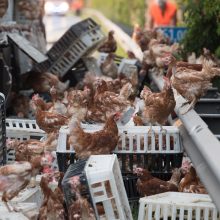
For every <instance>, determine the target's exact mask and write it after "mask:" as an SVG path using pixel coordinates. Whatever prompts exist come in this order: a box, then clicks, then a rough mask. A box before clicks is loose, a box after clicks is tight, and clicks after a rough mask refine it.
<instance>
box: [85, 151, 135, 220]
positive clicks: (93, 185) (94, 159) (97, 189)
mask: <svg viewBox="0 0 220 220" xmlns="http://www.w3.org/2000/svg"><path fill="white" fill-rule="evenodd" d="M84 171H85V174H86V178H87V182H88V186H89V190H90V194H91V197H92V202H93V205H94V207H95V212H96V215H97V216H98V211H97V205H102V206H103V208H104V211H105V214H104V215H103V216H98V217H99V219H108V220H131V219H132V215H131V210H130V206H129V203H128V198H127V195H126V191H125V188H124V184H123V180H122V176H121V171H120V168H119V163H118V160H117V156H116V155H92V156H90V158H89V160H88V161H87V163H86V166H85V169H84Z"/></svg>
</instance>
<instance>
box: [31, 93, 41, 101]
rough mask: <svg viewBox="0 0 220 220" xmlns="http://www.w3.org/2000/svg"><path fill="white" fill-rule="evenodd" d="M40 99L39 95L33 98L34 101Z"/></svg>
mask: <svg viewBox="0 0 220 220" xmlns="http://www.w3.org/2000/svg"><path fill="white" fill-rule="evenodd" d="M39 98H40V96H39V94H35V95H33V96H32V100H33V101H35V100H38V99H39Z"/></svg>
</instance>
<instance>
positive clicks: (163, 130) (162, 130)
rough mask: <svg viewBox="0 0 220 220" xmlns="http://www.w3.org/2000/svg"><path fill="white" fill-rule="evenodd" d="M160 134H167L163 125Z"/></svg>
mask: <svg viewBox="0 0 220 220" xmlns="http://www.w3.org/2000/svg"><path fill="white" fill-rule="evenodd" d="M160 132H161V133H162V134H164V135H166V134H167V130H166V129H165V128H163V127H162V125H160Z"/></svg>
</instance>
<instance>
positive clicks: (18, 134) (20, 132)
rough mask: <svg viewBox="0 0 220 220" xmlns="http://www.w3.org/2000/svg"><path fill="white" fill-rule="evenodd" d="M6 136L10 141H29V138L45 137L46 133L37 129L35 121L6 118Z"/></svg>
mask: <svg viewBox="0 0 220 220" xmlns="http://www.w3.org/2000/svg"><path fill="white" fill-rule="evenodd" d="M6 136H7V138H11V139H18V140H29V139H30V138H31V137H35V138H37V139H40V138H42V137H45V136H46V133H45V131H43V130H41V129H40V128H39V126H38V125H37V123H36V120H30V119H17V118H16V119H14V118H7V119H6Z"/></svg>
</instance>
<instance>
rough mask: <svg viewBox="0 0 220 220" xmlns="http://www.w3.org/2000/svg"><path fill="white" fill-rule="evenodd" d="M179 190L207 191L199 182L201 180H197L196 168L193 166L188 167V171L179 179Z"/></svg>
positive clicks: (202, 192) (191, 191)
mask: <svg viewBox="0 0 220 220" xmlns="http://www.w3.org/2000/svg"><path fill="white" fill-rule="evenodd" d="M179 191H180V192H189V193H200V194H207V191H206V189H205V187H204V186H203V184H202V183H201V181H200V180H199V177H198V176H197V173H196V170H195V168H194V167H193V166H191V167H190V169H189V171H188V172H187V173H186V175H185V176H184V177H183V178H182V180H181V181H180V184H179Z"/></svg>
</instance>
